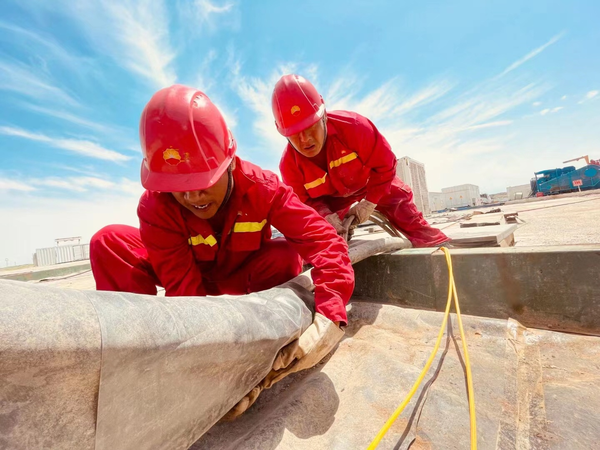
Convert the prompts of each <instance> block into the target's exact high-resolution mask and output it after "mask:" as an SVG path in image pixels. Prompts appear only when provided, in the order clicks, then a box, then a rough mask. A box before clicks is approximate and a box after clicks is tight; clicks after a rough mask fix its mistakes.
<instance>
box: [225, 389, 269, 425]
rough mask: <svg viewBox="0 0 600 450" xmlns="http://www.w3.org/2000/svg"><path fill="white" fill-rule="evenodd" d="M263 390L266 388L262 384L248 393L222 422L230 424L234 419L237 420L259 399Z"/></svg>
mask: <svg viewBox="0 0 600 450" xmlns="http://www.w3.org/2000/svg"><path fill="white" fill-rule="evenodd" d="M263 390H264V386H263V385H262V384H259V385H258V386H256V387H255V388H254V389H252V390H251V391H250V392H248V393H247V394H246V396H245V397H244V398H243V399H241V400H240V401H239V402H237V403H236V404H235V406H234V407H233V408H231V409H230V410H229V412H228V413H227V414H225V415H224V416H223V417H222V418H221V421H223V422H230V421H232V420H234V419H237V418H238V417H239V416H241V415H242V414H243V413H244V412H246V410H247V409H248V408H250V407H251V406H252V405H253V404H254V402H255V401H256V400H257V399H258V396H259V395H260V393H261V392H262V391H263Z"/></svg>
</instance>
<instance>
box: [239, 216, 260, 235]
mask: <svg viewBox="0 0 600 450" xmlns="http://www.w3.org/2000/svg"><path fill="white" fill-rule="evenodd" d="M266 223H267V219H265V220H263V221H262V222H238V223H236V224H234V225H233V232H234V233H252V232H254V231H260V230H262V229H263V227H264V226H265V225H266Z"/></svg>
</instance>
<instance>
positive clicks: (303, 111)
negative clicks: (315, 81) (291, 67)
mask: <svg viewBox="0 0 600 450" xmlns="http://www.w3.org/2000/svg"><path fill="white" fill-rule="evenodd" d="M271 106H272V108H273V115H274V116H275V126H276V127H277V131H279V133H281V134H282V135H284V136H285V137H289V136H292V135H293V134H296V133H299V132H300V131H302V130H305V129H306V128H308V127H310V126H312V125H314V124H315V123H317V122H318V121H319V120H320V119H321V117H323V114H325V102H324V101H323V97H321V96H320V95H319V93H318V92H317V89H316V88H315V87H314V86H313V85H312V83H311V82H310V81H308V80H307V79H306V78H304V77H301V76H300V75H284V76H282V77H281V78H280V79H279V81H278V82H277V84H276V85H275V89H273V96H272V97H271Z"/></svg>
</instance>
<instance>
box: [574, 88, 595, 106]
mask: <svg viewBox="0 0 600 450" xmlns="http://www.w3.org/2000/svg"><path fill="white" fill-rule="evenodd" d="M598 94H600V91H589V92H588V93H587V94H585V96H584V97H583V98H582V99H581V100H579V101H578V102H577V103H578V104H580V105H581V104H582V103H585V102H587V101H588V100H592V99H593V98H596V97H597V96H598Z"/></svg>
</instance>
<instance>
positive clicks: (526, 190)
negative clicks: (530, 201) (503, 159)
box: [506, 184, 531, 200]
mask: <svg viewBox="0 0 600 450" xmlns="http://www.w3.org/2000/svg"><path fill="white" fill-rule="evenodd" d="M506 194H507V197H508V200H520V199H522V198H527V197H529V196H530V195H531V185H529V184H522V185H520V186H509V187H507V188H506Z"/></svg>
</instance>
